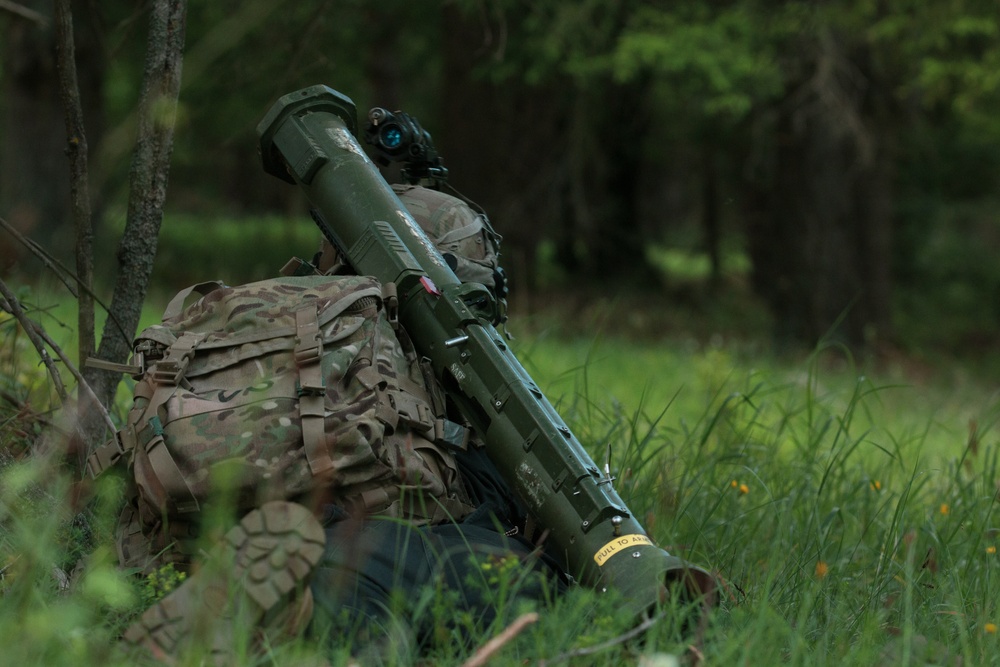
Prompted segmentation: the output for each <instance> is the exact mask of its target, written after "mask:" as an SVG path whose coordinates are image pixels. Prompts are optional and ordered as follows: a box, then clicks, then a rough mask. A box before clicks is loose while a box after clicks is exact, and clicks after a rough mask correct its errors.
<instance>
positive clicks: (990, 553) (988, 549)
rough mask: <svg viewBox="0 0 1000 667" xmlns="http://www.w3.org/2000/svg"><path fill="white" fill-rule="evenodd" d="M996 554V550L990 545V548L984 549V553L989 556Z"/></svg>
mask: <svg viewBox="0 0 1000 667" xmlns="http://www.w3.org/2000/svg"><path fill="white" fill-rule="evenodd" d="M996 552H997V548H996V547H995V546H993V545H992V544H991V545H990V546H988V547H986V553H988V554H989V555H991V556H992V555H993V554H995V553H996Z"/></svg>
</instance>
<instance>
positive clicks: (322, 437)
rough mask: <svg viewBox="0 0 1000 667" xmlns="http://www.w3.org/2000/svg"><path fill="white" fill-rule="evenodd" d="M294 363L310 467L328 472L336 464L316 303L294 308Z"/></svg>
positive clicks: (321, 471)
mask: <svg viewBox="0 0 1000 667" xmlns="http://www.w3.org/2000/svg"><path fill="white" fill-rule="evenodd" d="M295 366H296V368H297V369H298V371H299V382H298V393H299V416H300V417H301V418H302V445H303V447H304V449H305V453H306V460H307V461H308V462H309V470H310V471H311V472H312V474H313V475H324V474H328V473H331V472H332V471H333V469H334V465H333V460H332V459H331V458H330V453H329V451H328V448H327V445H326V425H325V416H326V387H325V385H324V383H323V338H322V334H321V333H320V329H319V314H318V312H317V310H316V305H315V304H311V305H310V306H307V307H305V308H301V309H299V310H297V311H295Z"/></svg>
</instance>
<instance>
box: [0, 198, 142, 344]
mask: <svg viewBox="0 0 1000 667" xmlns="http://www.w3.org/2000/svg"><path fill="white" fill-rule="evenodd" d="M0 227H3V228H4V229H5V230H6V231H7V232H8V233H9V234H10V235H11V236H13V237H14V238H15V239H16V240H17V241H18V242H19V243H20V244H21V245H23V246H24V247H25V248H27V249H28V250H30V251H31V253H32V254H33V255H35V257H37V258H38V259H39V260H40V261H41V262H42V264H44V265H45V267H46V268H48V269H49V270H51V271H52V273H53V274H54V275H55V276H56V278H58V279H59V281H60V282H61V283H62V284H63V285H64V286H65V287H66V289H67V290H69V293H70V294H72V295H73V297H74V298H77V296H78V295H77V291H76V288H74V287H73V283H74V282H75V283H76V284H77V285H78V286H79V287H80V288H81V289H82V290H84V291H86V292H87V294H89V295H90V298H92V299H93V300H94V303H96V304H97V305H99V306H100V307H101V308H102V309H103V310H104V312H106V313H107V314H108V319H109V320H110V321H111V322H114V324H115V326H116V327H118V332H119V333H120V334H121V335H122V338H123V339H125V340H126V341H127V342H129V343H131V342H132V337H131V336H129V335H128V334H126V333H125V328H124V327H122V324H121V322H119V321H118V318H117V317H115V314H114V313H112V312H111V310H110V308H108V305H107V304H106V303H104V301H102V300H101V299H100V298H99V297H98V296H97V293H96V292H94V291H93V290H91V289H90V288H89V287H87V286H86V285H84V284H83V283H82V282H81V281H80V279H79V278H77V277H76V275H75V274H74V273H73V272H72V271H70V270H69V269H67V268H66V267H65V266H64V265H63V263H62V262H60V261H59V260H58V259H56V258H55V257H53V256H52V255H50V254H49V253H48V252H46V251H45V249H44V248H42V247H41V246H40V245H38V244H37V243H35V242H34V241H32V240H31V239H29V238H28V237H26V236H25V235H24V234H22V233H21V232H19V231H18V230H17V229H16V228H15V227H14V226H13V225H12V224H10V223H9V222H7V221H6V220H4V219H3V217H0ZM67 278H70V279H71V280H67Z"/></svg>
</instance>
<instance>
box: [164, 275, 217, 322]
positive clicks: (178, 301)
mask: <svg viewBox="0 0 1000 667" xmlns="http://www.w3.org/2000/svg"><path fill="white" fill-rule="evenodd" d="M225 286H226V284H225V283H223V282H221V281H219V280H209V281H207V282H203V283H198V284H197V285H191V286H190V287H185V288H184V289H182V290H181V291H180V292H178V293H177V294H176V295H175V296H174V298H173V299H171V300H170V303H168V304H167V307H166V309H165V310H164V311H163V320H164V321H165V320H172V319H174V318H175V317H177V316H178V315H180V314H181V312H182V311H183V310H184V302H185V301H187V298H188V297H189V296H191V294H192V293H194V292H197V293H198V294H201V295H202V296H204V295H206V294H209V293H210V292H214V291H215V290H217V289H222V288H224V287H225Z"/></svg>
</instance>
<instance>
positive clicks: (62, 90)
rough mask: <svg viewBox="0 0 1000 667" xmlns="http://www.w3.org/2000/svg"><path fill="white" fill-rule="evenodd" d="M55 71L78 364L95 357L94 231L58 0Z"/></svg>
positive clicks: (67, 18) (72, 49)
mask: <svg viewBox="0 0 1000 667" xmlns="http://www.w3.org/2000/svg"><path fill="white" fill-rule="evenodd" d="M55 18H56V69H57V70H58V72H59V94H60V97H61V98H62V103H63V111H64V113H65V115H66V155H67V157H69V163H70V198H71V204H72V209H73V223H74V227H75V228H76V275H77V279H78V280H79V281H80V284H81V285H82V286H83V288H84V289H83V290H82V291H81V293H80V296H79V297H78V298H77V304H78V309H77V310H78V317H77V336H79V340H80V343H79V362H78V363H79V365H80V366H81V367H82V366H83V364H84V362H85V361H86V359H87V358H88V357H91V356H93V354H94V301H93V299H91V297H90V293H89V288H91V287H92V286H93V284H94V278H93V275H94V257H93V245H94V229H93V223H92V220H91V214H90V191H89V189H88V179H87V133H86V132H85V131H84V124H83V109H82V108H81V106H80V86H79V81H78V79H77V74H76V56H75V54H76V46H75V43H74V37H73V13H72V11H71V10H70V6H69V0H56V3H55Z"/></svg>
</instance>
